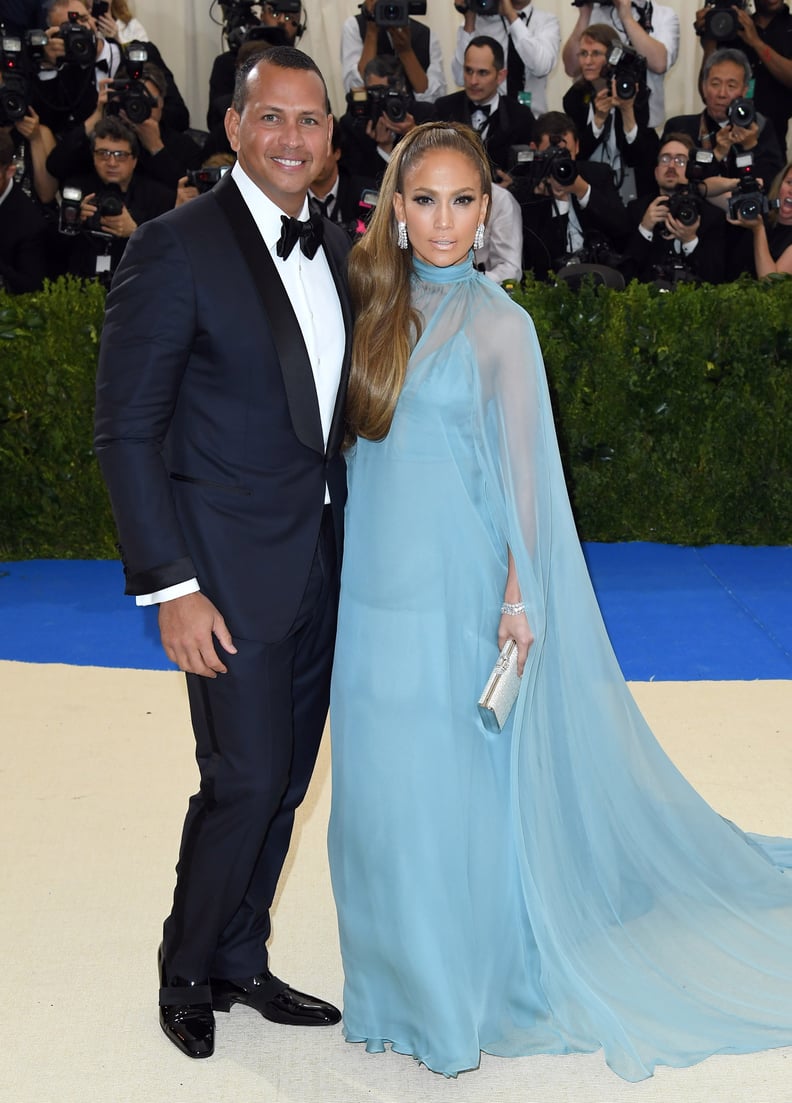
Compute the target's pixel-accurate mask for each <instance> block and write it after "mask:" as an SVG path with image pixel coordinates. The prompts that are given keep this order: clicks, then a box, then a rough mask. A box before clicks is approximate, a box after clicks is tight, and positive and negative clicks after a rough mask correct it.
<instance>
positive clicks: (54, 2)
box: [44, 0, 91, 23]
mask: <svg viewBox="0 0 792 1103" xmlns="http://www.w3.org/2000/svg"><path fill="white" fill-rule="evenodd" d="M70 3H71V0H47V2H46V4H45V5H44V15H45V18H46V20H47V23H49V21H50V16H51V15H52V13H53V12H55V11H57V10H58V8H68V6H69V4H70ZM80 3H81V4H82V6H83V7H84V8H85V11H86V14H87V15H90V14H91V5H90V4H86V2H85V0H80Z"/></svg>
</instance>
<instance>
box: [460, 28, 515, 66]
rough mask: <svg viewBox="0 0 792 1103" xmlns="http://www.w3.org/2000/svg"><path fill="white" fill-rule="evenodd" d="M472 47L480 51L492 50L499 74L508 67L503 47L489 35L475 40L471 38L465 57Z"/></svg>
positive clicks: (477, 37) (478, 36) (477, 36)
mask: <svg viewBox="0 0 792 1103" xmlns="http://www.w3.org/2000/svg"><path fill="white" fill-rule="evenodd" d="M471 46H475V47H476V48H477V49H479V50H486V49H489V50H492V62H493V64H494V66H495V68H496V69H497V71H498V72H500V71H501V69H503V68H504V67H505V65H506V58H505V56H504V53H503V47H502V46H501V44H500V42H498V40H497V38H491V37H490V36H489V35H488V34H479V35H476V37H475V38H471V40H470V42H468V44H467V46H466V47H465V57H467V52H468V50H469V49H470V47H471Z"/></svg>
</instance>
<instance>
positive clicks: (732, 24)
mask: <svg viewBox="0 0 792 1103" xmlns="http://www.w3.org/2000/svg"><path fill="white" fill-rule="evenodd" d="M707 8H708V9H709V10H708V11H707V14H706V15H705V16H704V37H705V38H714V39H715V40H716V41H717V42H725V41H727V40H728V39H730V38H737V32H738V31H739V29H740V20H739V19H738V18H737V13H736V11H735V10H734V9H735V8H741V9H743V10H744V9H745V0H707Z"/></svg>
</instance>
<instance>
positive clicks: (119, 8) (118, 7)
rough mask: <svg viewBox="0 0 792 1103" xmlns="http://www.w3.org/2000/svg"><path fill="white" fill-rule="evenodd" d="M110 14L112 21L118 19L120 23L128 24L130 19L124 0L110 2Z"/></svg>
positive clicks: (130, 15) (111, 0) (127, 6)
mask: <svg viewBox="0 0 792 1103" xmlns="http://www.w3.org/2000/svg"><path fill="white" fill-rule="evenodd" d="M110 14H111V15H112V17H113V19H119V20H120V21H121V22H122V23H129V21H130V20H131V18H132V12H131V11H130V10H129V5H128V4H127V2H126V0H110Z"/></svg>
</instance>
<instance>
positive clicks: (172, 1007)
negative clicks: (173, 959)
mask: <svg viewBox="0 0 792 1103" xmlns="http://www.w3.org/2000/svg"><path fill="white" fill-rule="evenodd" d="M157 967H158V969H159V977H160V991H159V1004H160V1008H159V1021H160V1026H161V1027H162V1029H163V1031H164V1032H165V1035H166V1036H167V1037H168V1038H169V1039H170V1040H171V1041H172V1042H173V1044H174V1045H175V1046H176V1048H177V1049H180V1050H181V1051H182V1053H186V1054H187V1056H188V1057H211V1056H212V1054H213V1053H214V1037H215V1021H214V1015H213V1013H212V989H211V988H210V987H209V982H208V981H191V980H184V979H183V978H182V977H170V978H169V977H168V976H167V974H166V971H165V962H164V961H163V957H162V946H160V948H159V951H158V953H157Z"/></svg>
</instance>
